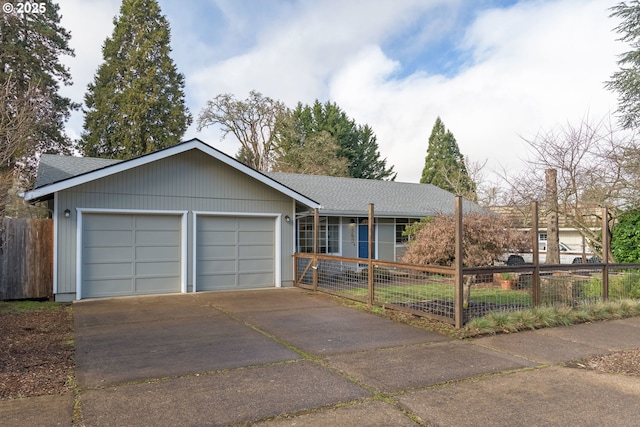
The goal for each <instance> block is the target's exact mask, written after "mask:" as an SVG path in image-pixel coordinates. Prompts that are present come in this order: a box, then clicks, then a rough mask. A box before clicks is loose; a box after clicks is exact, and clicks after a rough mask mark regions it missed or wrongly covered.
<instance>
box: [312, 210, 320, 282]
mask: <svg viewBox="0 0 640 427" xmlns="http://www.w3.org/2000/svg"><path fill="white" fill-rule="evenodd" d="M319 225H320V214H319V213H318V208H315V209H314V210H313V259H312V260H311V268H312V269H313V271H312V273H311V277H312V282H313V290H314V291H317V290H318V236H319V235H320V234H319V232H318V231H319V230H318V227H319Z"/></svg>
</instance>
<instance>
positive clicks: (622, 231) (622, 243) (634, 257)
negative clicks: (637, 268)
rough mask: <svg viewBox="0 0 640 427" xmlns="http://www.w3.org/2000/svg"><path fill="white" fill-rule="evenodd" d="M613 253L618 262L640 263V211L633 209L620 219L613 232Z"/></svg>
mask: <svg viewBox="0 0 640 427" xmlns="http://www.w3.org/2000/svg"><path fill="white" fill-rule="evenodd" d="M611 252H612V253H613V257H614V258H615V260H616V262H622V263H634V262H640V209H639V208H636V209H631V210H628V211H625V212H623V213H622V214H620V216H619V217H618V222H617V223H616V225H614V226H613V229H612V230H611Z"/></svg>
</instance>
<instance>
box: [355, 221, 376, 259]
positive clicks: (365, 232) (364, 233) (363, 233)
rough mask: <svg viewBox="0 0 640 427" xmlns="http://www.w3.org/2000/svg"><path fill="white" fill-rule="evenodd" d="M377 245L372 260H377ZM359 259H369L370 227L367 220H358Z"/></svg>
mask: <svg viewBox="0 0 640 427" xmlns="http://www.w3.org/2000/svg"><path fill="white" fill-rule="evenodd" d="M375 256H376V252H375V244H374V248H373V254H372V255H371V258H375ZM358 258H369V225H368V219H367V218H358Z"/></svg>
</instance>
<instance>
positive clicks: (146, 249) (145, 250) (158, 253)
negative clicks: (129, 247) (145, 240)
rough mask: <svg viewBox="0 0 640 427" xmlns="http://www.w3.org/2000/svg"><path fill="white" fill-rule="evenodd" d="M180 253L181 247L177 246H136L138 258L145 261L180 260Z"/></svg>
mask: <svg viewBox="0 0 640 427" xmlns="http://www.w3.org/2000/svg"><path fill="white" fill-rule="evenodd" d="M180 255H181V254H180V248H179V247H177V246H170V247H166V246H163V247H157V246H143V247H140V246H139V247H137V248H136V259H137V260H143V261H148V260H155V261H180Z"/></svg>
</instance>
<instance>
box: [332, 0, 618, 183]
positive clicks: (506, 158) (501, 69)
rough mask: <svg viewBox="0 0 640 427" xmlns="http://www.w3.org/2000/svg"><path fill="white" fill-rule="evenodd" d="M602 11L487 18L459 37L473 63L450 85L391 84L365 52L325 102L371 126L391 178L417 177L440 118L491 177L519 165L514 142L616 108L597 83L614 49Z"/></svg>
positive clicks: (422, 80)
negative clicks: (393, 174) (393, 171)
mask: <svg viewBox="0 0 640 427" xmlns="http://www.w3.org/2000/svg"><path fill="white" fill-rule="evenodd" d="M608 6H609V3H608V2H607V1H590V2H584V1H571V0H568V1H558V2H542V3H541V2H535V3H534V2H530V3H524V4H522V5H518V6H515V7H513V8H511V9H508V10H504V9H501V10H493V11H487V12H485V13H483V14H481V15H480V16H479V17H478V19H477V20H476V21H475V22H474V23H473V24H472V25H471V27H470V28H469V29H468V31H467V34H466V38H465V46H463V47H465V48H466V49H467V50H469V54H470V55H471V58H473V62H471V63H469V64H468V66H467V68H466V69H464V70H463V71H462V72H460V73H459V74H458V75H456V76H454V77H452V78H444V77H438V76H429V75H426V74H424V73H422V74H414V75H411V76H409V77H407V78H405V79H401V80H396V79H394V78H393V76H392V72H393V70H394V69H395V68H394V65H393V64H392V63H391V62H390V61H389V59H388V58H386V57H384V55H383V54H382V52H381V51H380V50H379V49H377V50H376V49H372V48H367V49H364V50H362V51H361V52H360V54H359V55H356V56H354V58H353V60H352V61H351V62H350V63H349V64H348V65H347V66H345V67H344V69H343V70H342V71H341V72H340V73H338V74H337V75H336V76H335V78H334V79H333V80H332V81H331V83H330V86H331V96H332V98H333V99H334V100H335V101H336V102H337V103H338V105H340V106H342V107H343V108H344V109H345V110H346V111H347V112H348V113H349V114H351V115H352V116H353V117H355V118H356V119H357V120H358V121H362V122H366V123H369V124H370V125H371V126H372V127H373V129H374V130H375V132H376V134H377V136H378V142H379V144H380V148H381V152H382V153H383V154H385V155H386V156H388V159H389V162H390V163H391V164H395V165H396V168H397V169H398V170H399V174H398V180H401V181H414V182H415V181H417V180H419V178H420V174H421V170H422V167H423V166H424V155H425V154H426V148H427V144H428V137H429V134H430V132H431V128H432V126H433V123H434V122H435V119H436V117H437V116H438V115H439V116H441V118H442V119H443V121H444V123H445V125H446V126H447V127H448V128H449V129H450V130H451V131H452V132H453V134H454V135H455V137H456V139H457V141H458V144H459V146H460V149H461V151H462V152H463V154H465V155H468V156H469V157H470V158H471V159H472V160H476V161H482V160H484V159H488V160H489V163H488V166H487V167H488V168H489V169H493V170H499V169H501V166H504V167H506V168H507V169H510V168H519V167H520V166H521V164H522V162H521V161H520V160H519V157H520V158H522V157H524V153H523V151H524V149H525V148H524V143H523V142H522V140H521V138H520V137H519V135H523V136H531V135H533V134H535V133H536V132H537V131H538V130H539V129H540V127H543V128H545V129H549V128H552V127H554V126H556V125H557V124H562V123H565V122H566V121H567V120H570V121H573V120H576V119H580V118H582V117H583V116H584V115H585V113H586V112H588V111H589V112H590V115H591V116H592V117H598V116H601V115H604V114H606V113H608V112H609V111H611V110H613V109H615V97H614V95H613V94H611V93H609V92H607V91H606V90H605V89H604V87H603V83H602V82H603V81H604V80H606V79H607V78H608V77H609V75H610V74H611V73H612V72H613V71H614V70H615V68H616V63H615V61H616V59H615V53H616V51H617V49H619V48H620V46H619V45H618V44H617V43H616V42H615V38H616V36H615V34H613V33H612V32H611V28H612V27H613V25H612V22H611V21H610V20H608V19H607V15H608V13H607V10H606V8H607V7H608ZM576 17H579V18H576ZM395 67H397V65H395Z"/></svg>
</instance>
